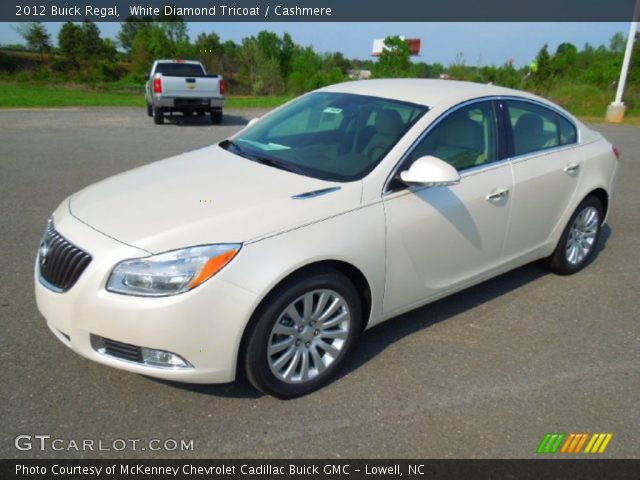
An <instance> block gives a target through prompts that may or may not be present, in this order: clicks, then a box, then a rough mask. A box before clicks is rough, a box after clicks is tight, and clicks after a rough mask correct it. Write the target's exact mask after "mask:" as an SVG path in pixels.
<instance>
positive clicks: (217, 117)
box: [210, 110, 222, 125]
mask: <svg viewBox="0 0 640 480" xmlns="http://www.w3.org/2000/svg"><path fill="white" fill-rule="evenodd" d="M210 115H211V123H212V124H214V125H219V124H221V123H222V110H211V113H210Z"/></svg>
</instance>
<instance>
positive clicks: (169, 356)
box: [140, 347, 193, 368]
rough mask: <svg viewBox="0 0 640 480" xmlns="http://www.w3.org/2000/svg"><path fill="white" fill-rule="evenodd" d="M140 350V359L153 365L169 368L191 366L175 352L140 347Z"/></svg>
mask: <svg viewBox="0 0 640 480" xmlns="http://www.w3.org/2000/svg"><path fill="white" fill-rule="evenodd" d="M140 350H141V351H142V361H143V362H144V363H145V364H147V365H153V366H154V367H170V368H192V367H193V366H192V365H191V364H190V363H189V362H187V361H186V360H185V359H183V358H182V357H180V356H179V355H176V354H175V353H171V352H165V351H164V350H155V349H153V348H144V347H142V348H141V349H140Z"/></svg>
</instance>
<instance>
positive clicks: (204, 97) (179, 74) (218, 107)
mask: <svg viewBox="0 0 640 480" xmlns="http://www.w3.org/2000/svg"><path fill="white" fill-rule="evenodd" d="M224 92H225V82H224V80H223V78H222V76H220V75H208V74H207V71H206V70H205V68H204V67H203V66H202V64H201V63H200V62H195V61H190V60H156V61H155V62H154V63H153V66H152V67H151V72H150V73H149V77H148V80H147V83H146V86H145V98H146V100H147V114H148V115H149V116H150V117H153V120H154V122H155V123H156V124H158V125H160V124H162V123H164V114H165V113H166V112H169V113H173V112H181V113H182V114H183V115H185V116H187V115H193V114H197V115H204V114H206V113H207V112H209V115H210V116H211V123H214V124H217V123H221V122H222V107H223V104H224Z"/></svg>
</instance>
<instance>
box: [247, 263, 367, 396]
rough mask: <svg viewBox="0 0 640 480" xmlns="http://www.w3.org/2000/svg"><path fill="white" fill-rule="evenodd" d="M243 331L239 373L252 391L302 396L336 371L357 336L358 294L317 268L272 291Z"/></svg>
mask: <svg viewBox="0 0 640 480" xmlns="http://www.w3.org/2000/svg"><path fill="white" fill-rule="evenodd" d="M267 302H268V303H267V304H266V307H265V308H263V309H262V311H261V312H260V313H259V314H258V317H257V321H256V322H255V323H254V324H253V326H252V328H251V330H250V331H249V333H248V340H247V342H246V348H245V349H244V351H245V357H244V360H245V371H246V374H247V378H248V379H249V381H250V382H251V384H252V385H253V386H254V387H256V388H257V389H258V390H260V391H262V392H264V393H266V394H269V395H273V396H276V397H279V398H292V397H298V396H301V395H306V394H307V393H310V392H312V391H314V390H316V389H318V388H320V387H321V386H323V385H324V384H326V383H327V382H328V381H329V380H330V379H331V378H332V377H333V376H334V375H335V373H336V372H337V370H338V368H339V366H340V364H341V363H342V361H343V360H344V358H345V357H346V356H347V355H348V353H349V350H350V349H351V347H352V345H353V343H354V342H355V340H356V338H357V337H358V334H359V333H360V329H361V324H362V313H361V311H362V310H361V305H360V299H359V297H358V293H357V291H356V289H355V287H354V286H353V284H352V283H351V281H350V280H349V279H348V278H346V277H345V276H344V275H342V274H340V273H338V272H336V271H333V270H323V271H319V272H316V273H315V274H312V275H308V276H304V277H297V278H295V277H294V278H292V279H290V280H289V281H287V282H285V283H284V284H283V285H281V287H279V288H278V289H277V290H276V291H274V292H273V294H272V295H271V297H270V298H269V299H268V300H267Z"/></svg>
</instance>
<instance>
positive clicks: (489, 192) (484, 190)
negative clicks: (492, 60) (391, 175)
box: [383, 100, 513, 314]
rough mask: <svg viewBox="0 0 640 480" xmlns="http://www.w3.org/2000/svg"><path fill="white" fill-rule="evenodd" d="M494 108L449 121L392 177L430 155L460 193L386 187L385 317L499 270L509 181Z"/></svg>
mask: <svg viewBox="0 0 640 480" xmlns="http://www.w3.org/2000/svg"><path fill="white" fill-rule="evenodd" d="M496 108H498V106H497V105H496V104H495V103H494V102H493V101H491V100H485V101H479V102H475V103H472V104H468V105H466V106H463V107H460V108H458V109H456V110H454V111H453V112H451V113H449V114H447V116H446V117H444V118H443V119H442V120H441V121H440V122H438V123H437V124H436V125H435V126H434V127H433V128H431V129H430V130H429V131H428V133H427V134H426V135H425V136H424V137H423V138H422V140H420V141H419V142H418V143H417V144H416V145H415V147H414V148H413V150H412V151H411V152H410V153H409V155H408V156H407V158H406V160H404V163H403V164H402V166H401V168H400V169H399V170H398V172H400V171H402V170H406V169H407V168H408V167H409V166H410V165H411V163H412V162H413V161H414V160H416V159H417V158H419V157H422V156H424V155H433V156H435V157H438V158H440V159H442V160H444V161H447V162H448V163H450V164H451V165H453V166H454V167H455V168H456V169H457V170H458V171H459V173H460V176H461V181H460V183H459V184H458V185H453V186H446V187H429V188H425V187H409V188H408V187H406V186H405V185H402V184H400V183H399V182H398V181H397V180H394V181H392V182H391V183H390V184H389V186H388V187H387V190H388V191H387V193H386V194H385V196H384V198H383V205H384V210H385V216H386V223H387V270H386V289H385V297H384V312H385V314H391V313H393V312H396V311H399V310H405V309H408V308H410V307H411V306H414V305H418V304H421V303H425V301H427V300H428V299H431V298H434V297H436V296H441V295H444V294H445V293H447V292H449V291H453V290H456V289H460V288H463V287H464V286H465V285H468V284H471V283H474V282H475V281H478V279H480V278H481V277H483V276H486V275H487V274H488V273H489V272H491V271H492V270H494V269H495V268H496V267H498V266H499V265H500V264H501V256H502V252H503V246H504V245H503V244H504V241H505V234H506V230H507V223H508V219H509V211H510V208H511V202H510V196H509V192H510V191H511V190H512V184H513V177H512V172H511V166H510V164H509V162H508V161H506V160H502V159H503V158H504V156H505V155H504V149H503V148H502V146H501V145H500V143H499V140H500V139H499V134H498V130H499V129H498V120H497V119H498V116H497V115H496ZM389 190H390V191H389Z"/></svg>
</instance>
